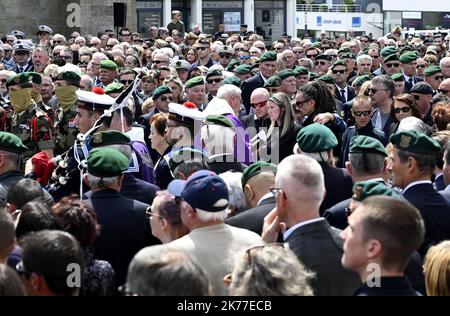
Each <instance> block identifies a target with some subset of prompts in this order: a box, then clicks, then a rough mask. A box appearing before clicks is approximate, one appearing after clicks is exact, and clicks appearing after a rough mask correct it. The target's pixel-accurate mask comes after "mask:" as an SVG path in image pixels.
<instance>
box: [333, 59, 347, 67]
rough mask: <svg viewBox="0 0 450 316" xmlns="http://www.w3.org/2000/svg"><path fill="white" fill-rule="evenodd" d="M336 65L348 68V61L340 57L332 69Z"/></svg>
mask: <svg viewBox="0 0 450 316" xmlns="http://www.w3.org/2000/svg"><path fill="white" fill-rule="evenodd" d="M336 66H344V67H346V68H347V63H346V62H345V60H342V59H338V60H336V61H335V62H334V64H333V65H332V66H331V69H334V67H336Z"/></svg>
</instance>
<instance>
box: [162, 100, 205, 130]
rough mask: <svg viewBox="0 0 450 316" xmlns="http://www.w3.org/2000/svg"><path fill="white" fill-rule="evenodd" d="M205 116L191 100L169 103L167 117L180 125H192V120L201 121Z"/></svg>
mask: <svg viewBox="0 0 450 316" xmlns="http://www.w3.org/2000/svg"><path fill="white" fill-rule="evenodd" d="M205 116H206V115H205V114H204V113H203V112H200V111H199V110H198V109H197V107H196V106H195V104H193V103H192V102H185V103H183V104H178V103H169V119H171V120H173V121H176V122H178V123H180V124H182V125H193V124H194V121H203V120H204V119H205Z"/></svg>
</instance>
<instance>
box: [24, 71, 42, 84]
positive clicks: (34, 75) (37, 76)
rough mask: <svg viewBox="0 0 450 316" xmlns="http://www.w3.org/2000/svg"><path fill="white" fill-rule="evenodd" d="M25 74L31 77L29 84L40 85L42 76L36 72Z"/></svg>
mask: <svg viewBox="0 0 450 316" xmlns="http://www.w3.org/2000/svg"><path fill="white" fill-rule="evenodd" d="M27 74H28V75H29V76H30V77H31V82H32V83H35V84H42V76H41V74H38V73H37V72H27Z"/></svg>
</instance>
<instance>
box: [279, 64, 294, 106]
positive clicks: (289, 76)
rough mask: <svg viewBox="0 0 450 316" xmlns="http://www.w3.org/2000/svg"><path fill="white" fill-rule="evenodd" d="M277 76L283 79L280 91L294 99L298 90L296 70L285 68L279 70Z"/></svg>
mask: <svg viewBox="0 0 450 316" xmlns="http://www.w3.org/2000/svg"><path fill="white" fill-rule="evenodd" d="M277 76H278V77H279V78H280V79H281V86H280V92H283V93H284V94H286V95H287V96H288V97H290V98H291V99H292V98H293V97H294V95H295V93H296V92H297V82H296V80H295V75H294V71H293V70H292V69H284V70H282V71H279V72H278V73H277Z"/></svg>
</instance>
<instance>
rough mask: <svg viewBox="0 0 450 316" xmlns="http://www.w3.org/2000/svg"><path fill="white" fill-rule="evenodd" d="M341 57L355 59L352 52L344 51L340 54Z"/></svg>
mask: <svg viewBox="0 0 450 316" xmlns="http://www.w3.org/2000/svg"><path fill="white" fill-rule="evenodd" d="M341 59H355V55H353V54H352V53H344V54H342V56H341Z"/></svg>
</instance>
